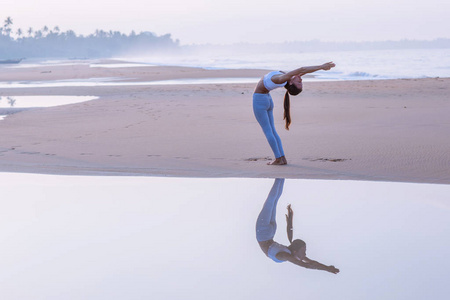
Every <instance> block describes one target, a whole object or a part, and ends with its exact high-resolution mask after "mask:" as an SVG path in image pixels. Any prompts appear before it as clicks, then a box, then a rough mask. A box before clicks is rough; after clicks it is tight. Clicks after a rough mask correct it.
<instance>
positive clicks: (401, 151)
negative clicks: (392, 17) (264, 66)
mask: <svg viewBox="0 0 450 300" xmlns="http://www.w3.org/2000/svg"><path fill="white" fill-rule="evenodd" d="M265 73H266V70H203V69H197V68H183V67H151V66H147V67H130V68H90V67H89V65H87V64H79V65H70V66H41V67H36V68H17V69H9V68H8V69H6V68H0V81H26V80H39V81H47V80H61V79H88V78H105V77H114V78H123V79H125V80H128V81H151V80H166V79H187V78H216V77H224V78H228V77H260V76H262V75H264V74H265ZM253 89H254V84H234V83H233V84H206V85H152V86H107V87H105V86H99V87H52V88H48V87H47V88H14V89H12V88H0V96H21V95H93V96H98V97H99V99H98V100H93V101H88V102H84V103H78V104H71V105H64V106H58V107H51V108H39V109H32V110H26V111H21V112H20V113H16V114H13V115H10V116H8V117H7V118H6V119H4V120H2V121H0V136H1V140H0V171H1V172H28V173H49V174H71V175H144V176H180V177H252V178H256V177H284V178H320V179H353V180H355V179H356V180H376V181H403V182H424V183H445V184H448V183H450V168H449V166H450V151H449V150H450V121H449V120H450V119H449V117H448V116H449V115H450V101H449V100H448V95H449V94H450V79H448V78H429V79H408V80H377V81H342V82H305V83H304V92H303V93H302V94H300V95H299V96H297V97H293V99H292V102H291V115H292V125H291V130H289V131H286V130H285V129H284V126H283V120H282V113H283V112H282V98H283V91H282V90H281V89H280V90H275V91H273V92H272V93H271V94H272V97H273V99H274V102H275V111H274V115H275V121H276V126H277V130H278V133H279V134H280V136H281V139H282V141H283V144H284V149H285V152H286V157H287V159H288V162H289V164H288V165H286V166H267V165H266V163H267V162H268V161H270V160H271V159H273V154H272V152H271V150H270V147H269V145H268V143H267V141H266V139H265V137H264V135H263V133H262V130H261V129H260V127H259V125H258V124H257V122H256V120H255V118H254V116H253V111H252V92H253Z"/></svg>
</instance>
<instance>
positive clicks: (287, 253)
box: [256, 178, 339, 274]
mask: <svg viewBox="0 0 450 300" xmlns="http://www.w3.org/2000/svg"><path fill="white" fill-rule="evenodd" d="M283 185H284V178H283V179H280V178H277V179H275V182H274V184H273V187H272V189H271V190H270V193H269V196H268V197H267V200H266V202H265V203H264V206H263V209H262V210H261V213H260V214H259V216H258V220H257V221H256V239H257V240H258V243H259V246H260V247H261V249H262V251H263V252H264V253H265V254H266V255H267V256H268V257H269V258H271V259H272V260H274V261H275V262H278V263H281V262H285V261H289V262H291V263H293V264H296V265H298V266H301V267H305V268H308V269H316V270H324V271H327V272H330V273H334V274H337V273H339V269H337V268H335V267H334V266H325V265H323V264H321V263H319V262H317V261H314V260H311V259H309V258H308V257H306V243H305V242H304V241H302V240H299V239H296V240H294V241H292V235H293V230H292V220H293V216H294V213H293V211H292V209H291V205H289V206H288V207H287V209H288V214H287V215H286V221H287V234H288V239H289V242H290V243H291V244H290V245H289V246H288V247H286V246H284V245H281V244H278V243H277V242H275V241H274V240H273V237H274V236H275V232H276V230H277V223H276V221H275V216H276V208H277V203H278V199H280V196H281V193H282V192H283Z"/></svg>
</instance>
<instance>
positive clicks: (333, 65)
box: [322, 61, 336, 71]
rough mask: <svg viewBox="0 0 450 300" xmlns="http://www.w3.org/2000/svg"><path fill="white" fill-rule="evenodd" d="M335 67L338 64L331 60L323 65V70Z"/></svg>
mask: <svg viewBox="0 0 450 300" xmlns="http://www.w3.org/2000/svg"><path fill="white" fill-rule="evenodd" d="M334 67H336V65H335V64H334V63H333V62H332V61H330V62H327V63H324V64H323V65H322V70H324V71H328V70H330V69H331V68H334Z"/></svg>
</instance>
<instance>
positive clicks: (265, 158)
mask: <svg viewBox="0 0 450 300" xmlns="http://www.w3.org/2000/svg"><path fill="white" fill-rule="evenodd" d="M244 160H245V161H267V160H272V158H270V157H250V158H247V159H244Z"/></svg>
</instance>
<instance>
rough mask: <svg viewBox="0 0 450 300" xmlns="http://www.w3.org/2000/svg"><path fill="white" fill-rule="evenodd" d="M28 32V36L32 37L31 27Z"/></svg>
mask: <svg viewBox="0 0 450 300" xmlns="http://www.w3.org/2000/svg"><path fill="white" fill-rule="evenodd" d="M27 32H28V36H31V35H32V34H33V28H31V27H30V28H28V31H27Z"/></svg>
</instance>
